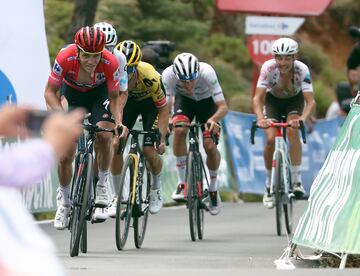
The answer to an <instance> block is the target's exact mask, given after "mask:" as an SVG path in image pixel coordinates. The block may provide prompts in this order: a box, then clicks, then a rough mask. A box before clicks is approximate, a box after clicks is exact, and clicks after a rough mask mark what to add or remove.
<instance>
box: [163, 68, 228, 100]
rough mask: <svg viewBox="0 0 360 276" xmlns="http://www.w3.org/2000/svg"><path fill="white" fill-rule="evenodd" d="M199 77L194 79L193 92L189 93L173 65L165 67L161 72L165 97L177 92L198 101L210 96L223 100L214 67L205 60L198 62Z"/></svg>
mask: <svg viewBox="0 0 360 276" xmlns="http://www.w3.org/2000/svg"><path fill="white" fill-rule="evenodd" d="M199 67H200V68H199V77H198V78H197V79H196V83H195V87H194V90H193V93H192V94H191V95H189V94H188V93H186V90H185V89H184V88H183V86H182V84H181V81H180V80H178V78H177V77H176V75H175V73H174V71H173V65H170V66H169V67H167V68H166V69H165V70H164V71H163V73H162V77H161V80H162V83H163V85H164V87H165V90H166V97H167V98H169V97H171V96H174V95H175V94H176V93H179V94H181V95H183V96H185V97H188V98H190V99H193V100H195V101H200V100H203V99H207V98H210V97H212V98H213V100H214V102H215V103H216V102H220V101H223V100H224V94H223V92H222V89H221V86H220V84H219V81H218V78H217V76H216V73H215V70H214V68H212V66H211V65H209V64H207V63H205V62H199Z"/></svg>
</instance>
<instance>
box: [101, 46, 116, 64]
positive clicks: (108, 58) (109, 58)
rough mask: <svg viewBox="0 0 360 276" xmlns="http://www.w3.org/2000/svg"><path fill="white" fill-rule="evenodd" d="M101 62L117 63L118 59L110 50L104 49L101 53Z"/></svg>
mask: <svg viewBox="0 0 360 276" xmlns="http://www.w3.org/2000/svg"><path fill="white" fill-rule="evenodd" d="M101 62H102V63H105V64H111V63H118V60H117V58H116V57H115V56H114V55H113V54H112V53H111V52H110V51H108V50H106V49H104V51H103V52H102V55H101Z"/></svg>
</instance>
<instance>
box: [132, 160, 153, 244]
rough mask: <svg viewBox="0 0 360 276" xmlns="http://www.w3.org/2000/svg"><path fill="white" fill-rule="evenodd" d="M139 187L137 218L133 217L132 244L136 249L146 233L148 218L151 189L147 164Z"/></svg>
mask: <svg viewBox="0 0 360 276" xmlns="http://www.w3.org/2000/svg"><path fill="white" fill-rule="evenodd" d="M142 180H143V181H142V183H141V186H140V187H139V190H138V192H139V194H138V197H139V203H136V204H137V205H138V209H139V212H138V216H135V217H134V242H135V246H136V248H140V247H141V245H142V243H143V241H144V238H145V232H146V226H147V221H148V217H149V202H150V188H151V175H150V171H149V169H148V166H147V164H144V172H143V178H142Z"/></svg>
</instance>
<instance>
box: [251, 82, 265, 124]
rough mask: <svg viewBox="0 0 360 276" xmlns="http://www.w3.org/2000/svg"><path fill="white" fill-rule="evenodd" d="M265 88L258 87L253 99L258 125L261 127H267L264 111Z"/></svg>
mask: <svg viewBox="0 0 360 276" xmlns="http://www.w3.org/2000/svg"><path fill="white" fill-rule="evenodd" d="M265 95H266V88H265V87H256V91H255V96H254V98H253V109H254V113H255V115H256V118H257V121H258V125H259V126H260V127H267V126H268V125H267V121H266V119H265V117H264V113H263V109H264V105H265Z"/></svg>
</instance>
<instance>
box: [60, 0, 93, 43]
mask: <svg viewBox="0 0 360 276" xmlns="http://www.w3.org/2000/svg"><path fill="white" fill-rule="evenodd" d="M74 2H75V6H74V13H73V16H72V19H71V23H70V26H69V30H68V33H67V35H66V40H67V42H68V43H72V42H73V41H74V35H75V33H76V32H77V31H78V30H79V29H80V28H81V27H83V26H92V25H93V24H94V18H95V14H96V8H97V5H98V2H99V0H75V1H74Z"/></svg>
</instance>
